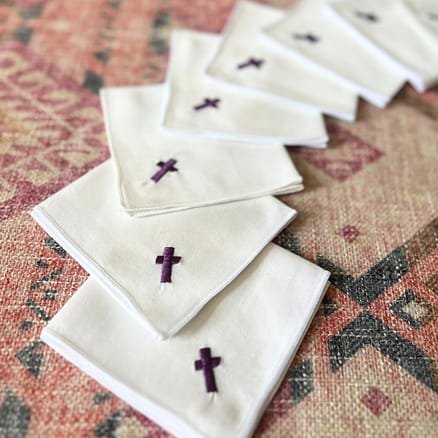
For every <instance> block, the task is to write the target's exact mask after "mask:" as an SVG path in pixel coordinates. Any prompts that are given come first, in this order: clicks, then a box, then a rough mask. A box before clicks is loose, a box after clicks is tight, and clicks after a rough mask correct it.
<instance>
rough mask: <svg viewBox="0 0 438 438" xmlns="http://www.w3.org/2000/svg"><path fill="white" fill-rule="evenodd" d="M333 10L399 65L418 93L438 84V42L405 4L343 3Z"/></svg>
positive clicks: (398, 1)
mask: <svg viewBox="0 0 438 438" xmlns="http://www.w3.org/2000/svg"><path fill="white" fill-rule="evenodd" d="M330 6H331V8H332V9H333V10H334V11H335V12H336V13H337V14H338V15H339V16H340V17H342V19H344V20H345V21H346V22H348V23H349V24H350V25H351V26H352V27H353V28H354V29H356V30H357V32H359V33H360V34H361V35H363V36H364V37H366V39H367V41H368V42H369V44H370V45H371V46H372V47H373V48H375V49H377V50H378V51H382V52H383V53H386V54H388V55H390V56H391V58H392V59H394V60H395V61H396V62H397V63H399V65H400V67H401V68H403V69H404V70H405V74H406V75H407V77H408V79H409V82H410V83H411V84H412V85H413V86H414V87H415V89H416V90H417V91H420V92H421V91H425V90H426V88H429V87H431V86H432V85H435V84H436V83H438V39H437V38H436V36H435V35H433V33H432V32H430V31H429V30H428V29H427V28H426V27H425V26H423V25H422V23H421V22H420V21H419V20H418V18H417V17H416V16H415V14H414V13H413V12H412V10H410V8H409V7H407V5H406V4H405V3H404V2H403V1H402V0H385V1H381V0H367V1H366V2H365V3H364V2H363V1H362V0H341V1H335V2H333V3H331V4H330Z"/></svg>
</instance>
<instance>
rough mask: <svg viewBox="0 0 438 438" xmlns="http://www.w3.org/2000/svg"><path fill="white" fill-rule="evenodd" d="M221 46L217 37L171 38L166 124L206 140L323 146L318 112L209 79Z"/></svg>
mask: <svg viewBox="0 0 438 438" xmlns="http://www.w3.org/2000/svg"><path fill="white" fill-rule="evenodd" d="M219 43H220V37H219V36H217V35H214V34H206V33H202V32H194V31H188V30H178V31H174V32H173V33H172V37H171V49H170V59H169V65H168V70H167V79H166V81H167V83H168V99H167V105H166V106H165V108H164V115H163V125H164V126H165V127H167V128H171V129H172V130H174V131H176V132H179V133H181V132H185V133H190V134H193V135H199V136H202V137H206V138H211V137H214V138H222V139H227V140H241V141H250V142H262V143H266V142H277V143H278V142H281V143H283V144H287V145H301V146H312V147H325V146H326V144H327V140H328V137H327V132H326V129H325V125H324V120H323V118H322V116H321V114H320V113H318V112H315V111H310V110H309V109H308V108H303V107H302V105H300V106H299V105H298V104H292V103H287V102H285V100H284V99H281V98H278V97H275V96H272V97H262V96H260V94H259V93H257V92H254V91H251V90H245V89H242V87H236V86H235V85H230V84H227V83H224V82H223V81H218V80H215V79H213V78H211V77H210V76H207V74H206V73H205V70H206V68H207V66H208V64H209V63H210V61H211V59H212V57H213V56H214V53H215V52H216V51H217V48H218V46H219Z"/></svg>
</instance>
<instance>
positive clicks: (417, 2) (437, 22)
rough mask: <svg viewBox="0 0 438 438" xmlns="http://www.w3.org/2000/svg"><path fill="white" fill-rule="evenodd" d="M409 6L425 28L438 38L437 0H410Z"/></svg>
mask: <svg viewBox="0 0 438 438" xmlns="http://www.w3.org/2000/svg"><path fill="white" fill-rule="evenodd" d="M407 5H408V6H409V7H410V8H411V10H412V12H413V13H414V14H415V15H416V17H417V19H418V20H420V21H421V23H422V24H423V26H425V27H427V28H428V29H429V30H431V31H432V32H433V33H434V34H435V36H438V2H437V1H436V0H409V2H408V3H407Z"/></svg>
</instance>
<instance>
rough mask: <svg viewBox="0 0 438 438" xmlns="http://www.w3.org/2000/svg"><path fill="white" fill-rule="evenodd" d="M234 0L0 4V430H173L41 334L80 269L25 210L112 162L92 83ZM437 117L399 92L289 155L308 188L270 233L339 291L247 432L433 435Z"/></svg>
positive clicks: (217, 22) (39, 433) (202, 24)
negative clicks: (288, 220)
mask: <svg viewBox="0 0 438 438" xmlns="http://www.w3.org/2000/svg"><path fill="white" fill-rule="evenodd" d="M233 3H234V1H233V0H215V1H211V0H190V1H189V0H141V1H140V0H77V1H67V0H16V1H12V0H0V242H1V243H0V245H1V249H0V282H1V286H0V289H1V296H0V336H1V345H0V354H1V358H0V436H4V437H7V438H9V437H12V438H15V437H22V436H30V437H57V438H58V437H92V436H96V437H117V438H122V437H146V436H148V437H162V436H167V434H166V433H165V432H164V431H163V430H162V429H160V428H159V427H158V426H157V425H155V424H154V423H153V422H152V421H150V420H149V419H147V418H145V417H143V416H141V415H139V414H138V413H137V412H135V411H134V410H133V409H131V408H130V407H129V406H127V405H126V404H125V403H123V402H122V401H121V400H119V399H118V398H116V397H115V396H113V395H111V394H110V393H109V392H108V391H106V390H105V389H104V388H102V387H101V386H99V384H97V383H96V382H94V381H93V380H92V379H91V378H89V377H87V376H86V375H84V374H83V373H81V372H79V371H78V370H77V369H76V368H74V367H73V366H72V365H70V364H69V363H67V362H66V361H65V360H64V359H62V358H61V357H60V356H59V355H57V354H56V353H55V352H53V351H51V350H50V349H49V348H48V347H47V346H46V345H44V344H43V343H42V342H41V341H39V333H40V331H41V329H42V328H43V326H44V325H45V324H46V323H47V321H48V320H49V319H50V318H51V317H52V316H53V315H54V314H55V313H56V312H57V311H58V310H59V309H60V308H61V307H62V305H63V304H64V303H65V302H66V301H67V300H68V299H69V297H70V296H71V295H72V294H73V293H74V292H75V290H76V289H77V288H78V287H79V286H80V285H81V284H82V283H83V282H84V281H85V279H86V277H87V274H86V272H84V271H83V270H82V269H81V268H80V267H79V265H78V264H77V263H76V262H75V261H74V260H73V259H71V258H70V257H69V256H68V255H67V254H66V253H65V251H64V250H63V249H62V248H61V247H60V246H59V245H58V244H57V243H56V242H54V241H53V240H52V239H51V238H50V237H49V236H47V235H46V234H45V233H44V232H43V231H42V230H41V229H40V228H39V227H38V226H37V225H36V224H35V223H34V222H33V221H32V219H31V218H30V216H29V214H28V212H29V210H30V208H31V207H32V206H34V205H35V204H37V203H39V202H40V201H42V200H43V199H45V198H47V197H48V196H49V195H51V194H52V193H54V192H56V191H57V190H59V189H60V188H62V187H63V186H65V185H66V184H68V183H70V182H72V181H74V180H75V179H76V178H78V177H79V176H80V175H82V174H84V173H85V172H87V171H88V170H89V169H91V168H93V167H94V166H96V165H97V164H98V163H100V162H102V161H103V160H105V159H106V158H108V156H109V154H108V151H107V147H106V144H105V134H104V130H103V123H102V113H101V109H100V105H99V101H98V97H97V94H96V93H97V90H98V89H99V87H101V86H103V85H105V86H114V85H138V84H148V83H153V82H158V81H160V80H162V79H163V78H164V75H165V68H166V63H167V54H168V39H169V34H170V32H171V30H172V29H173V28H183V27H189V28H193V29H198V30H205V31H207V30H208V31H220V30H221V28H222V26H223V25H224V23H225V21H226V19H227V17H228V14H229V12H230V10H231V8H232V6H233ZM269 4H273V5H276V6H284V7H285V6H287V5H288V4H289V2H288V1H276V2H269ZM437 116H438V89H435V90H430V91H429V92H427V93H424V94H422V95H420V94H417V93H416V92H414V91H413V90H412V89H411V88H409V87H406V88H405V89H404V90H402V92H401V93H400V94H399V95H398V97H397V98H396V100H395V101H394V102H393V103H392V104H391V105H390V106H389V107H388V108H387V109H385V110H379V109H376V108H373V107H371V106H369V105H367V104H361V106H360V110H359V120H358V122H356V123H354V124H348V123H342V122H339V121H335V120H331V119H329V120H328V125H329V131H330V135H331V142H330V145H329V148H328V149H327V150H323V151H322V150H318V151H315V150H308V149H293V150H292V149H291V152H290V153H291V155H292V157H293V159H294V161H295V163H296V165H297V168H298V170H299V171H300V173H301V174H302V175H303V177H304V184H305V187H306V188H305V190H304V192H302V193H300V194H294V195H291V196H286V197H283V201H284V202H286V203H288V204H289V205H291V206H292V207H293V208H295V209H297V210H298V212H299V215H298V218H297V219H296V220H295V221H294V222H293V223H292V224H291V225H290V226H289V228H288V229H287V230H285V231H283V232H282V234H281V235H280V236H279V237H278V238H277V242H278V243H279V244H280V245H282V246H283V247H285V248H287V249H289V250H290V251H293V252H295V253H297V254H299V255H301V256H303V257H305V258H307V259H308V260H311V261H313V262H316V263H318V264H319V265H320V266H322V267H324V268H326V269H328V270H330V271H331V272H332V277H331V282H332V286H331V287H330V289H329V290H328V293H327V296H326V298H325V300H324V302H323V305H322V306H321V308H320V310H319V312H318V314H317V316H316V318H315V320H314V322H313V324H312V325H311V328H310V330H309V332H308V334H307V336H306V338H305V340H304V342H303V344H302V346H301V348H300V350H299V352H298V355H297V356H296V358H295V360H294V361H293V363H292V365H291V368H290V370H289V371H288V373H287V377H286V379H285V380H284V382H283V383H282V385H281V387H280V390H279V392H278V393H277V395H276V396H275V398H274V400H273V401H272V403H271V404H270V406H269V407H268V409H267V411H266V414H265V415H264V417H263V420H262V422H261V424H260V425H259V428H258V431H257V435H258V436H261V437H287V436H294V437H348V436H355V437H374V436H378V437H392V436H397V437H432V436H437V434H438V432H437V431H438V366H437V358H438V341H437V335H436V331H437V321H438V181H437V169H438V163H437V155H438V154H437V152H438V141H437V137H438V136H437V131H438V123H437ZM212 232H214V230H212ZM237 244H238V242H236V245H237ZM267 293H269V291H267ZM273 342H275V340H273ZM145 378H146V379H147V376H145Z"/></svg>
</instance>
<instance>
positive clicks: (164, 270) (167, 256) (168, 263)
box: [155, 246, 181, 283]
mask: <svg viewBox="0 0 438 438" xmlns="http://www.w3.org/2000/svg"><path fill="white" fill-rule="evenodd" d="M174 254H175V248H173V247H172V246H166V247H164V250H163V255H159V256H157V258H156V259H155V263H156V264H157V265H163V266H162V267H161V280H160V282H161V283H172V266H173V265H176V264H178V263H179V262H180V261H181V257H178V256H174Z"/></svg>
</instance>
